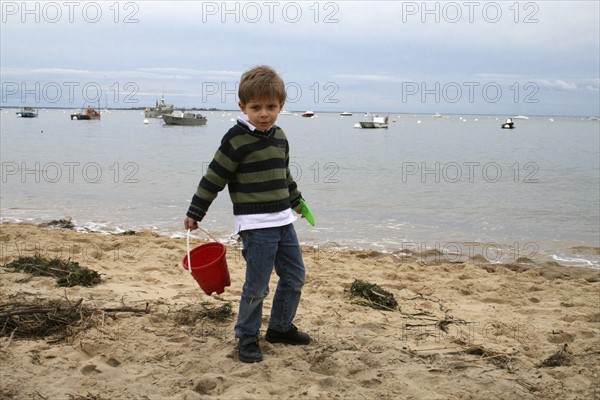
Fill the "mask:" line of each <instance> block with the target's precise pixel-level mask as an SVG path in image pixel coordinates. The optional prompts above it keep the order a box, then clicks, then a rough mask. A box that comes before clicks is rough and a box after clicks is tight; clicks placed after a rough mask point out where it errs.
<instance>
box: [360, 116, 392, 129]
mask: <svg viewBox="0 0 600 400" xmlns="http://www.w3.org/2000/svg"><path fill="white" fill-rule="evenodd" d="M358 123H359V124H360V127H361V128H367V129H372V128H387V127H388V116H385V117H380V116H378V115H371V116H370V117H369V119H368V120H367V121H359V122H358Z"/></svg>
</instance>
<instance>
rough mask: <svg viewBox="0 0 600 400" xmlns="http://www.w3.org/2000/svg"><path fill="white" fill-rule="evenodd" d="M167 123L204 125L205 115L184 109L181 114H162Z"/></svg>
mask: <svg viewBox="0 0 600 400" xmlns="http://www.w3.org/2000/svg"><path fill="white" fill-rule="evenodd" d="M162 118H163V121H165V124H167V125H185V126H198V125H206V117H204V116H203V115H202V114H200V113H193V112H190V111H185V112H184V113H183V114H182V115H175V113H173V114H166V115H163V116H162Z"/></svg>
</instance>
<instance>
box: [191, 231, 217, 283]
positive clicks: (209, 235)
mask: <svg viewBox="0 0 600 400" xmlns="http://www.w3.org/2000/svg"><path fill="white" fill-rule="evenodd" d="M198 229H200V230H201V231H202V232H204V233H206V234H207V235H208V237H209V238H211V239H212V240H213V241H214V242H218V240H217V239H215V238H214V237H213V235H211V234H210V233H208V232H207V231H205V230H204V229H202V228H200V227H198ZM191 231H192V230H191V229H188V230H187V265H188V271H190V273H192V257H190V232H191Z"/></svg>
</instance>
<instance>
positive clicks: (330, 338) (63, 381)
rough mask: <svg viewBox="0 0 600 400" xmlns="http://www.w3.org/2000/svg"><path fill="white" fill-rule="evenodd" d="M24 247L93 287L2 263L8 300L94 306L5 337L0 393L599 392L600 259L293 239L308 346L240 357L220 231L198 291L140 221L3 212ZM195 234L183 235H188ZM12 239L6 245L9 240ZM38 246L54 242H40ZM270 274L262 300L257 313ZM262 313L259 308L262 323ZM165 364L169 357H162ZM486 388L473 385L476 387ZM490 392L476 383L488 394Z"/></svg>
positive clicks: (232, 266) (234, 288) (171, 246)
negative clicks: (357, 289)
mask: <svg viewBox="0 0 600 400" xmlns="http://www.w3.org/2000/svg"><path fill="white" fill-rule="evenodd" d="M15 243H18V244H19V246H20V247H19V248H20V249H22V250H25V251H27V250H29V251H32V250H33V249H35V248H36V246H37V247H38V248H45V249H49V250H51V249H69V251H70V252H71V253H72V254H73V255H75V256H76V257H79V261H81V265H82V266H85V267H88V268H91V269H94V270H96V271H98V272H99V273H100V274H101V278H102V281H101V283H100V284H97V285H95V286H92V287H77V286H75V287H70V288H64V287H58V286H57V285H56V282H55V281H54V279H52V278H47V277H31V276H29V275H27V274H25V273H20V272H12V271H10V270H7V269H6V268H0V277H1V278H0V293H1V294H0V298H1V299H2V300H1V302H2V303H3V304H7V303H11V302H16V301H18V300H24V299H31V298H37V299H42V298H46V299H57V298H58V299H63V300H64V299H69V300H70V301H72V302H73V303H74V302H76V301H77V300H78V299H82V304H84V305H88V306H92V307H95V308H96V309H103V310H108V309H119V307H120V308H123V307H130V308H131V309H144V308H146V309H147V312H145V313H132V312H126V311H121V312H118V311H117V312H108V311H103V312H102V313H101V318H100V317H98V319H97V320H96V323H95V324H92V323H88V324H80V325H81V326H79V328H81V330H78V331H77V332H76V333H75V334H74V335H73V336H72V337H70V338H68V340H65V341H58V342H54V341H52V340H50V339H46V340H45V339H28V340H18V339H12V338H9V337H6V336H5V337H2V338H0V361H1V362H2V376H3V379H2V382H0V394H3V395H4V396H5V397H10V398H15V399H28V398H32V396H36V393H37V395H41V396H43V397H47V398H65V397H68V395H69V394H71V395H79V396H86V395H87V396H96V397H95V398H99V399H100V398H101V399H109V398H128V399H144V398H147V399H206V398H219V399H237V398H248V399H263V398H268V397H271V398H290V397H291V398H296V397H300V398H302V397H305V398H348V397H359V398H360V397H364V398H386V397H388V398H415V399H416V398H432V399H447V398H489V397H497V398H523V399H538V398H556V397H560V398H564V399H575V398H596V397H598V396H599V395H600V384H599V381H598V376H599V371H598V365H600V342H599V341H598V338H599V337H600V313H599V312H598V306H599V305H600V304H598V302H599V300H598V293H599V292H600V271H597V270H591V269H583V268H569V267H563V266H560V265H558V264H556V263H554V264H552V263H546V264H530V265H528V264H526V263H521V264H504V265H501V264H489V263H486V262H485V261H484V260H481V259H473V260H470V261H468V262H456V263H447V262H439V260H438V262H436V261H435V256H436V254H435V253H431V252H429V253H423V254H418V255H417V256H418V257H415V254H413V255H407V256H406V257H404V258H399V257H396V256H394V255H393V254H386V253H381V252H376V251H357V250H345V251H329V252H326V251H320V252H316V251H314V250H313V249H311V248H307V247H305V248H303V256H304V262H305V264H306V267H307V280H306V284H305V287H304V290H303V296H302V301H301V304H300V309H299V311H298V314H297V317H296V321H295V323H296V324H297V325H298V326H299V327H300V328H301V329H303V330H305V331H307V332H309V333H310V334H311V336H312V337H313V343H312V344H311V345H309V346H285V345H272V344H269V343H267V342H265V341H261V347H262V349H263V353H264V358H265V359H264V361H263V362H262V363H258V364H249V365H246V364H243V363H240V362H239V361H238V360H237V353H236V341H235V339H234V337H233V326H234V325H235V315H237V301H239V295H240V293H241V286H242V284H243V280H244V274H245V264H244V261H243V259H242V257H241V254H240V252H239V250H238V249H236V248H235V247H234V246H229V245H228V246H227V249H228V253H227V263H228V267H229V271H230V275H231V283H232V284H231V286H230V287H228V288H226V290H225V292H224V293H223V294H221V295H218V296H210V297H209V296H206V295H205V294H204V293H203V292H202V291H201V290H200V288H199V287H198V285H197V284H196V282H195V281H194V280H193V279H191V277H190V276H189V273H188V272H187V271H185V270H184V269H183V267H182V265H181V259H182V258H183V256H184V255H185V252H186V250H185V247H186V244H185V239H184V238H180V239H174V238H167V237H161V236H158V235H156V234H154V233H152V232H149V231H145V232H139V233H135V234H127V235H106V234H98V233H79V232H75V231H72V230H65V229H47V228H42V227H39V226H34V225H24V224H20V225H16V224H2V225H0V244H2V246H3V251H4V253H3V257H2V261H3V263H5V262H7V261H10V260H12V259H13V258H14V255H15V254H12V255H10V254H7V252H6V251H7V250H9V246H13V244H15ZM201 243H204V241H203V240H198V239H194V240H193V241H192V247H195V246H198V245H199V244H201ZM15 248H16V247H15ZM49 253H52V252H51V251H50V252H49ZM355 280H364V281H367V282H370V283H374V284H377V285H380V286H381V287H382V288H384V289H385V290H387V291H389V292H390V293H392V294H393V295H394V297H395V299H396V300H397V301H398V308H397V309H394V310H389V311H381V310H375V309H372V308H370V307H365V306H363V305H360V304H359V301H357V299H356V298H353V297H351V296H350V292H349V289H350V287H351V284H352V282H353V281H355ZM275 283H276V279H275V276H274V275H273V277H272V280H271V292H270V294H269V296H268V297H267V299H266V300H265V321H266V320H267V319H268V311H269V309H270V304H271V299H272V296H273V292H274V285H275ZM223 303H229V304H232V309H233V311H234V314H235V315H234V317H232V318H230V319H228V320H226V321H222V322H214V321H210V320H207V319H203V318H196V319H193V321H192V322H191V323H186V324H183V323H181V321H180V319H178V315H180V314H181V313H182V310H186V309H189V308H190V307H193V306H196V307H198V306H201V305H203V304H208V305H222V304H223ZM265 329H266V325H265V324H263V328H262V333H264V331H265ZM167 371H168V373H165V372H167ZM480 393H481V395H480ZM484 393H485V395H484Z"/></svg>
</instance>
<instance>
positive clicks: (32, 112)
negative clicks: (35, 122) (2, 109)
mask: <svg viewBox="0 0 600 400" xmlns="http://www.w3.org/2000/svg"><path fill="white" fill-rule="evenodd" d="M16 114H17V115H18V116H19V117H21V118H36V117H37V116H38V112H37V110H36V109H34V108H32V107H24V108H23V109H22V110H21V111H17V113H16Z"/></svg>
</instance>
